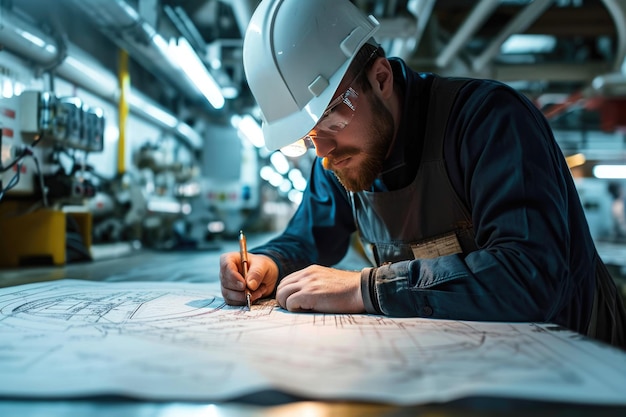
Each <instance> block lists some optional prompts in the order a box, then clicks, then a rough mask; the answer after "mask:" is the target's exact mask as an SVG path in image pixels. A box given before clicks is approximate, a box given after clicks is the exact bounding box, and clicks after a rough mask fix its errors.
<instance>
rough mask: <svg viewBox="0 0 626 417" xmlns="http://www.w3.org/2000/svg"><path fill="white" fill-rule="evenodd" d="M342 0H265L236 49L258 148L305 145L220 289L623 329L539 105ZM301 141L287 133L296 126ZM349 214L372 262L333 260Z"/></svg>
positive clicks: (240, 298) (311, 304)
mask: <svg viewBox="0 0 626 417" xmlns="http://www.w3.org/2000/svg"><path fill="white" fill-rule="evenodd" d="M377 27H378V23H377V22H376V20H375V19H374V18H372V17H370V18H368V17H366V16H364V15H362V14H361V12H360V11H359V10H358V9H357V8H356V7H355V6H354V5H352V3H350V2H349V1H348V0H318V1H307V2H302V1H300V0H263V1H262V2H261V3H260V5H259V7H258V8H257V10H256V12H255V14H254V16H253V18H252V20H251V22H250V26H249V28H248V30H247V32H246V36H245V40H244V67H245V70H246V76H247V78H248V83H249V85H250V88H251V90H252V93H253V94H254V96H255V99H256V100H257V103H258V104H259V106H260V108H261V110H262V113H263V131H264V136H265V140H266V145H267V147H268V148H269V149H272V150H275V149H278V148H282V149H283V150H284V151H285V152H286V153H289V152H293V151H294V150H298V149H300V148H302V149H305V148H306V146H307V145H308V146H314V147H315V152H316V154H317V157H318V158H317V159H316V161H315V163H314V167H313V169H312V172H311V176H310V180H309V185H308V188H307V190H306V191H305V193H304V197H303V201H302V203H301V205H300V206H299V208H298V210H297V212H296V214H295V215H294V217H293V219H291V221H290V223H289V225H288V226H287V228H286V230H285V231H284V232H283V234H282V235H280V236H278V237H276V238H275V239H273V240H271V241H270V242H268V243H267V244H265V245H263V246H261V247H258V248H256V249H254V250H252V251H251V254H250V255H249V258H248V262H249V271H248V274H247V282H246V280H244V278H243V276H242V272H241V267H240V261H241V260H240V257H239V253H227V254H224V255H222V257H221V259H220V279H221V284H222V294H223V296H224V298H225V300H226V301H227V302H228V303H229V304H235V305H237V304H243V303H244V302H245V300H246V298H245V292H246V291H250V292H251V296H252V299H253V300H256V299H259V298H261V297H268V296H272V295H274V294H275V296H276V299H277V300H278V303H279V304H280V305H281V306H282V307H284V308H286V309H288V310H290V311H317V312H333V313H362V312H368V313H374V314H387V315H394V316H416V317H432V318H443V319H460V320H490V321H540V322H551V323H556V324H559V325H562V326H564V327H567V328H569V329H572V330H575V331H578V332H581V333H583V334H587V335H589V336H591V337H595V338H598V339H601V340H604V341H606V342H609V343H613V344H614V345H617V346H621V347H626V341H625V336H624V332H625V330H624V317H625V314H626V313H624V307H623V303H622V300H621V299H620V297H619V294H618V293H617V291H616V288H615V284H614V283H613V281H612V279H611V277H610V276H609V274H608V272H607V271H606V268H605V266H604V264H603V263H602V261H601V260H600V259H599V257H598V254H597V252H596V249H595V246H594V243H593V241H592V238H591V235H590V233H589V229H588V226H587V223H586V220H585V216H584V212H583V210H582V208H581V205H580V202H579V198H578V195H577V192H576V189H575V186H574V183H573V181H572V178H571V175H570V172H569V169H568V167H567V165H566V163H565V162H564V159H563V157H562V154H561V151H560V149H559V148H558V146H557V144H556V143H555V140H554V138H553V136H552V133H551V130H550V128H549V126H548V124H547V122H546V120H545V119H544V118H543V116H542V115H541V113H540V112H539V111H538V110H537V109H536V108H535V107H534V106H533V105H532V103H530V102H529V100H527V99H525V98H524V97H523V96H521V95H520V94H518V93H516V92H515V91H514V90H512V89H511V88H509V87H507V86H505V85H503V84H501V83H498V82H495V81H481V80H469V79H466V80H458V79H457V80H452V79H444V78H441V77H438V76H436V75H434V74H428V73H417V72H414V71H412V70H411V69H410V68H408V67H407V65H406V64H405V63H404V62H403V61H402V60H400V59H387V58H385V56H384V52H383V50H382V49H381V48H380V47H378V45H377V44H376V43H375V41H374V40H373V38H372V35H373V34H374V32H375V31H376V29H377ZM294 142H295V143H294ZM354 232H358V236H359V237H360V239H361V241H362V243H363V247H364V248H365V250H366V252H367V253H368V255H369V257H370V259H371V260H372V263H373V265H374V267H372V268H365V269H363V270H362V271H342V270H337V269H334V268H332V267H331V266H332V265H334V264H336V263H337V262H338V261H340V260H341V259H342V257H343V256H344V254H345V253H346V251H347V249H348V246H349V243H350V236H351V235H352V234H353V233H354Z"/></svg>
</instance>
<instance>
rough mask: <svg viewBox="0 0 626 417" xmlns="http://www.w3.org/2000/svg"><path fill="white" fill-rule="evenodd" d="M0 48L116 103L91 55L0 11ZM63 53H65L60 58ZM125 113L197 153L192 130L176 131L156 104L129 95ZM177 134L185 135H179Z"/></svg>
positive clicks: (108, 79)
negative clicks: (183, 143) (143, 121)
mask: <svg viewBox="0 0 626 417" xmlns="http://www.w3.org/2000/svg"><path fill="white" fill-rule="evenodd" d="M0 11H1V13H2V21H1V22H0V44H2V45H4V46H5V49H7V50H8V51H11V52H14V53H15V54H18V55H19V56H22V57H23V58H26V59H28V60H31V61H33V62H34V63H35V64H36V65H40V66H41V67H43V68H49V67H50V66H51V65H52V64H55V65H56V66H55V67H54V72H55V73H56V74H58V75H59V76H60V77H61V78H64V79H66V80H68V81H70V82H72V83H74V84H76V85H77V86H80V87H82V88H84V89H86V90H88V91H90V92H92V93H94V94H95V95H97V96H99V97H101V98H102V99H104V100H106V101H109V102H111V103H114V104H115V103H117V101H118V99H119V95H120V90H119V87H118V80H117V77H116V76H115V74H113V73H112V72H111V71H109V70H108V69H106V68H104V67H103V66H102V65H101V64H100V63H99V62H98V61H96V60H95V59H94V58H93V57H92V56H91V55H89V54H87V53H86V52H84V51H83V50H81V49H80V48H78V47H76V46H75V45H73V44H72V43H70V42H66V44H65V46H64V47H63V48H61V47H60V46H58V45H57V43H56V41H55V39H53V38H52V37H51V36H49V35H48V34H46V33H44V32H43V31H41V30H40V29H39V28H37V27H35V26H34V25H32V24H31V23H30V22H27V21H25V20H24V19H21V18H20V17H18V16H17V15H15V14H14V13H10V12H9V11H8V10H6V9H0ZM62 50H64V51H65V53H64V54H61V51H62ZM129 106H130V107H129V109H130V111H132V112H133V114H136V115H137V116H139V117H141V118H143V119H144V120H147V121H148V122H151V123H153V124H155V125H156V126H159V127H161V128H164V129H166V130H170V131H172V132H175V134H176V136H178V137H179V138H181V139H183V140H184V141H185V142H186V143H187V144H188V145H189V146H191V147H193V148H196V149H199V148H201V146H202V139H201V138H200V135H198V134H197V133H196V132H195V131H193V129H191V128H189V129H178V128H177V127H178V124H181V123H179V122H178V121H177V118H176V117H175V116H174V115H172V114H171V113H169V112H167V111H166V110H163V109H162V108H160V106H159V105H158V104H156V103H155V102H154V101H152V100H151V99H150V98H148V97H147V96H145V95H143V94H141V93H140V92H137V91H133V92H132V96H131V97H130V99H129ZM181 132H186V134H182V133H181Z"/></svg>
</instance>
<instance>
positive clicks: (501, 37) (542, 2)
mask: <svg viewBox="0 0 626 417" xmlns="http://www.w3.org/2000/svg"><path fill="white" fill-rule="evenodd" d="M553 2H554V0H534V1H533V2H531V3H529V4H528V5H527V6H526V7H525V8H524V9H523V10H522V11H521V12H520V13H518V14H517V15H516V16H515V17H514V18H513V19H512V20H511V22H510V23H509V24H507V25H506V26H505V27H504V28H503V29H502V30H501V31H500V33H498V35H497V36H496V37H495V38H494V39H493V40H492V41H491V43H490V44H489V46H487V48H485V50H484V51H483V53H482V54H480V56H479V57H478V58H476V59H474V60H473V61H472V67H473V69H474V71H476V72H480V71H482V70H483V69H484V68H485V66H487V64H489V62H491V60H492V59H493V58H494V57H495V56H496V55H498V53H500V47H501V46H502V44H503V43H504V42H505V41H506V40H507V39H508V38H509V37H510V36H511V35H513V34H516V33H522V32H524V31H525V30H526V29H528V27H529V26H530V25H531V24H532V23H533V22H534V21H535V20H536V19H537V18H538V17H539V16H541V15H542V14H543V13H544V12H545V11H546V9H548V7H550V6H551V5H552V3H553Z"/></svg>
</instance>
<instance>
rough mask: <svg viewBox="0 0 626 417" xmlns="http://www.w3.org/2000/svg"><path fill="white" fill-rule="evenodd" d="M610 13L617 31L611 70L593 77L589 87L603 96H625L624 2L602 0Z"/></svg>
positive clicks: (625, 47)
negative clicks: (613, 61)
mask: <svg viewBox="0 0 626 417" xmlns="http://www.w3.org/2000/svg"><path fill="white" fill-rule="evenodd" d="M602 1H603V2H604V5H605V6H606V8H607V10H608V11H609V12H610V13H611V16H612V17H613V21H614V22H615V30H616V31H617V48H616V52H615V56H616V58H615V63H614V65H613V72H611V73H609V74H603V75H599V76H597V77H595V78H594V79H593V81H592V82H591V87H592V88H593V89H594V91H595V92H596V93H597V94H601V95H603V96H613V97H615V96H621V97H625V96H626V4H624V2H623V1H620V0H602Z"/></svg>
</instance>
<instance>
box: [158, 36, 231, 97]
mask: <svg viewBox="0 0 626 417" xmlns="http://www.w3.org/2000/svg"><path fill="white" fill-rule="evenodd" d="M169 53H170V57H171V59H172V60H173V62H174V63H176V64H177V65H178V66H179V67H180V68H181V69H182V70H183V72H184V73H185V75H187V77H189V79H190V80H191V82H193V83H194V84H195V86H196V87H197V88H198V90H200V92H201V93H202V95H204V97H205V98H206V99H207V100H208V101H209V103H211V105H212V106H213V107H215V108H216V109H221V108H222V107H224V104H225V101H226V100H225V99H224V96H223V95H222V91H221V88H220V86H219V85H218V84H217V81H215V78H213V76H212V75H211V73H210V72H209V70H208V69H207V67H206V66H205V65H204V63H202V61H201V60H200V58H199V57H198V54H196V52H195V51H194V50H193V48H192V47H191V45H190V44H189V42H188V41H187V39H185V38H178V40H172V41H170V45H169Z"/></svg>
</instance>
